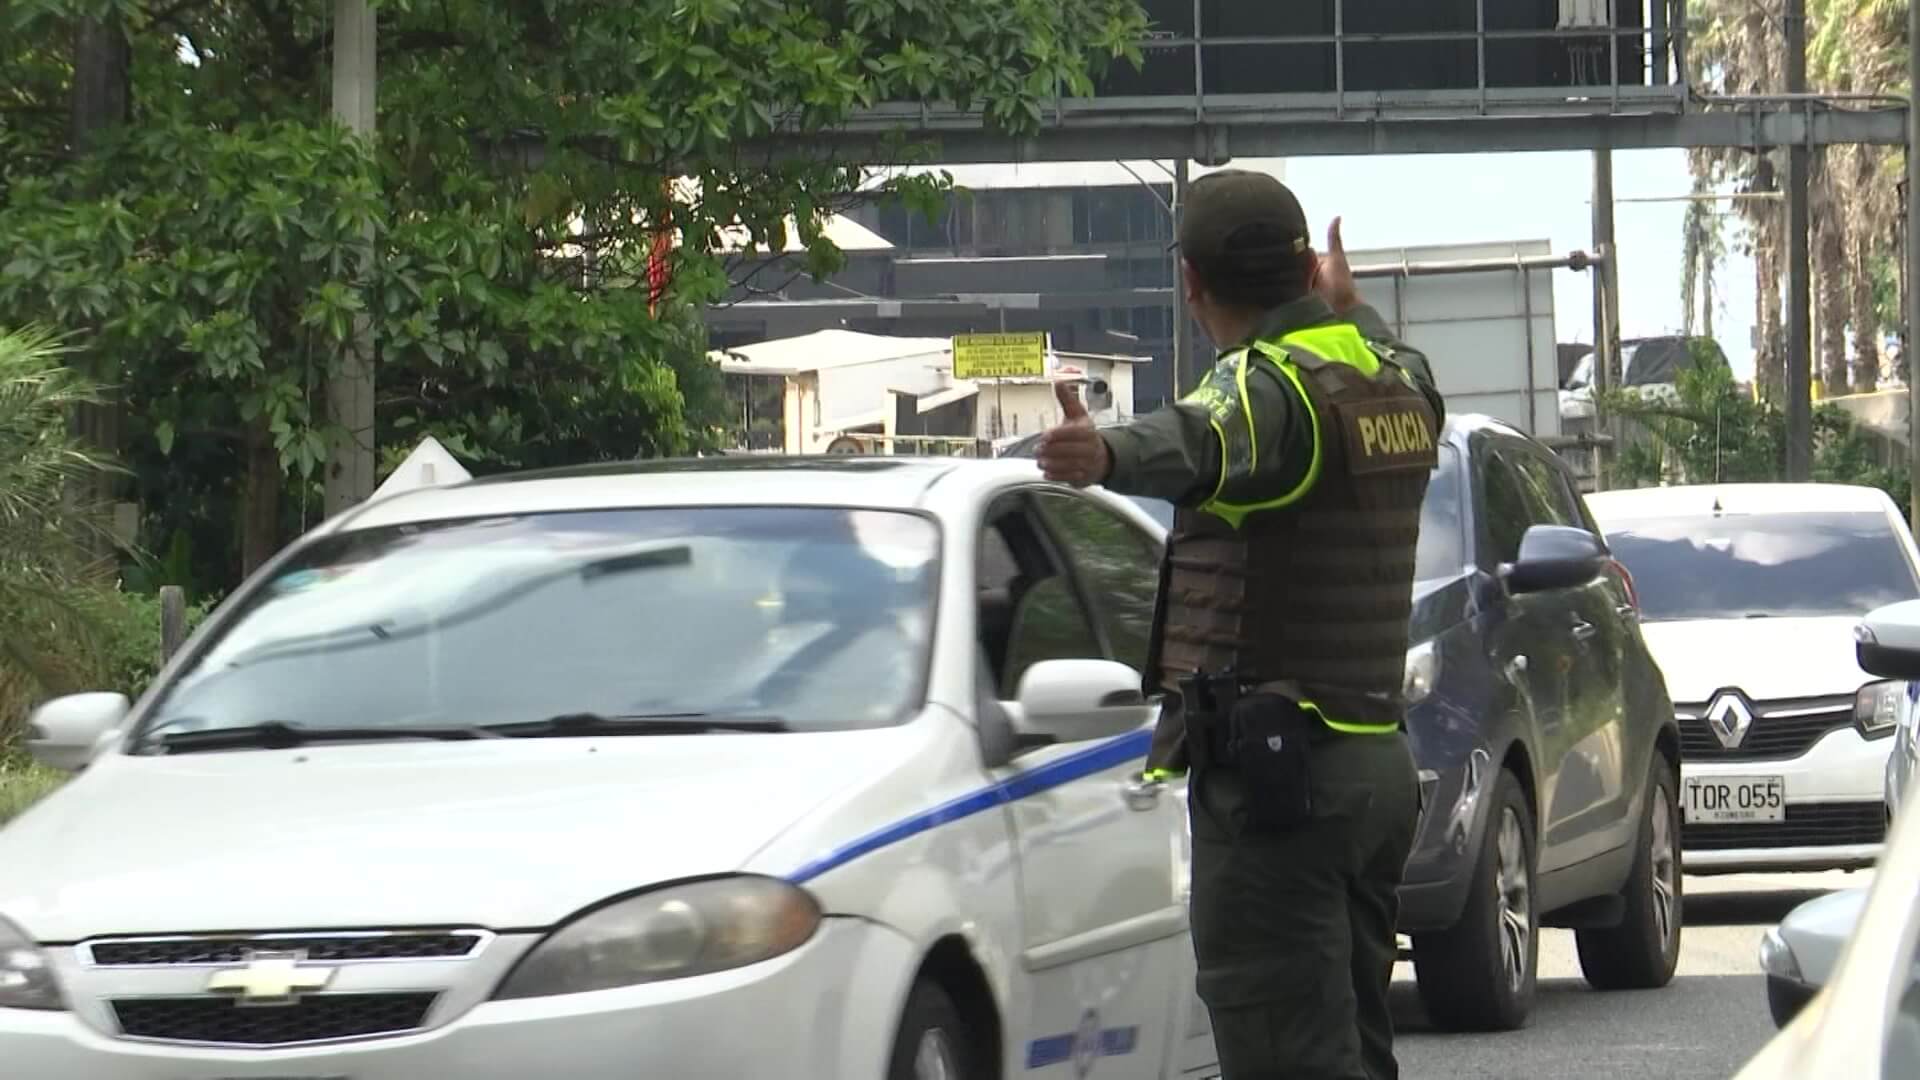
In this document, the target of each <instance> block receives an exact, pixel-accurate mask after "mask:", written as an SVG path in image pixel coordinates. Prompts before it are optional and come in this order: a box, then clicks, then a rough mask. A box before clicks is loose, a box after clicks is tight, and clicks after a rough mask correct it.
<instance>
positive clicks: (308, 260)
mask: <svg viewBox="0 0 1920 1080" xmlns="http://www.w3.org/2000/svg"><path fill="white" fill-rule="evenodd" d="M330 8H331V5H330V4H329V3H327V2H325V0H9V2H8V3H6V4H5V5H0V78H3V79H4V86H0V110H4V111H0V121H4V126H3V128H0V154H3V155H4V156H3V157H0V252H4V253H5V254H4V256H0V322H4V321H7V320H12V321H16V322H23V321H26V320H29V319H31V320H36V321H41V322H45V323H47V324H49V325H52V326H55V327H57V328H59V329H61V330H63V331H68V332H71V333H72V334H73V335H74V340H75V342H76V344H77V345H78V346H79V347H80V348H81V349H82V350H83V352H84V357H85V362H86V363H87V364H88V365H90V366H91V367H92V369H93V370H94V371H95V372H96V373H97V374H98V375H99V376H100V377H101V378H102V379H104V380H105V381H107V382H109V383H111V384H113V385H114V386H116V387H117V388H118V389H119V392H120V393H121V394H122V395H123V398H124V400H125V401H126V402H127V404H128V408H127V410H126V413H127V417H126V424H125V441H124V443H123V446H122V453H123V456H124V457H125V458H126V459H127V460H128V462H129V463H130V464H132V465H133V466H134V467H135V470H136V472H137V473H138V474H139V477H140V479H139V483H138V485H137V493H138V494H139V495H140V496H141V497H142V498H143V500H145V501H147V503H148V506H149V511H150V519H149V523H148V524H149V529H148V535H149V536H151V537H155V538H156V542H157V544H158V545H160V546H167V545H168V544H170V543H171V540H170V537H171V536H172V534H173V533H174V531H175V530H186V531H189V532H192V533H193V534H194V536H195V538H196V543H195V546H196V547H200V548H207V547H211V548H213V549H217V550H219V551H220V552H221V553H224V551H225V550H228V549H230V548H231V547H232V546H233V545H235V544H237V543H238V540H237V538H235V537H233V536H230V535H224V536H223V535H219V534H216V533H212V532H211V530H212V529H213V528H224V526H210V525H208V524H207V523H208V522H225V521H232V520H235V519H236V518H245V519H247V520H250V521H251V522H253V523H254V524H255V525H257V524H258V522H259V512H260V511H261V510H262V508H263V507H264V512H265V514H266V517H267V519H268V521H267V523H268V524H269V525H271V524H273V517H274V514H275V512H276V511H275V503H274V500H275V499H277V498H278V496H279V494H280V491H281V490H285V491H287V492H290V493H291V495H292V497H291V498H289V499H287V500H285V502H284V503H283V504H281V505H280V509H279V511H278V513H279V526H280V528H281V530H285V529H287V528H292V527H297V526H298V524H299V523H300V521H301V520H302V515H304V514H306V513H308V512H309V509H310V507H311V506H312V502H313V500H312V492H313V490H314V489H315V485H316V484H317V482H318V477H319V467H320V465H321V463H322V461H323V459H324V454H325V447H326V445H327V441H328V439H329V438H330V437H331V435H332V428H331V426H330V425H331V421H330V419H329V417H328V416H327V414H326V409H325V404H324V402H325V395H324V393H323V392H322V391H323V388H324V386H325V385H326V382H327V379H328V377H329V376H330V375H331V374H332V373H334V372H335V371H337V370H339V368H340V366H341V364H342V363H343V357H344V355H345V348H346V345H347V342H348V339H349V337H350V335H351V333H352V331H353V329H354V326H355V322H356V320H362V319H363V320H365V321H366V322H367V323H368V324H370V326H371V332H372V335H373V340H374V343H375V348H376V350H377V360H378V381H379V385H378V395H377V417H378V430H377V433H376V438H377V441H378V449H379V450H380V451H381V453H382V455H383V457H384V459H385V460H386V462H387V464H389V465H390V464H392V463H393V461H394V460H396V459H397V458H398V456H400V455H401V454H402V453H404V451H405V450H406V448H408V447H409V446H411V445H412V444H413V443H414V442H415V441H417V439H418V438H419V436H420V435H421V434H424V433H431V434H435V435H437V436H438V437H440V438H441V439H442V441H444V442H445V443H447V445H448V446H449V448H450V449H452V450H453V451H454V452H455V453H456V454H459V455H461V456H462V457H464V458H466V459H467V460H468V461H469V462H470V463H471V464H473V465H474V466H476V467H477V468H480V469H483V470H484V469H490V468H493V469H497V468H506V467H519V466H535V465H547V464H557V463H565V462H576V461H581V460H590V459H595V458H608V457H631V456H634V455H637V454H664V453H676V452H685V451H688V450H692V449H697V448H699V447H700V446H702V445H703V443H704V441H705V440H707V439H709V438H710V437H711V432H712V429H713V426H714V425H715V424H716V423H717V422H719V420H720V419H721V415H722V412H723V395H722V393H721V391H720V388H719V383H718V377H717V375H715V374H714V373H713V372H712V371H711V369H710V365H709V364H708V363H707V362H706V360H705V344H704V333H703V331H702V329H701V327H700V324H699V320H698V312H699V311H700V309H701V307H702V306H703V305H705V304H707V303H709V302H712V301H715V300H718V299H719V298H720V297H722V296H723V295H724V294H725V293H726V291H727V288H728V285H729V278H728V271H729V269H730V267H731V266H732V265H733V263H732V262H731V261H730V258H729V256H730V254H732V253H738V252H739V251H740V250H741V249H742V247H747V248H761V247H764V248H770V249H771V250H774V251H779V250H782V249H784V248H785V247H786V244H787V239H788V229H789V225H790V223H791V227H792V228H793V229H794V230H795V231H796V232H797V235H798V239H799V241H800V242H801V248H802V251H801V253H800V255H799V257H798V259H797V265H796V269H797V270H801V271H806V272H812V273H826V272H829V271H831V270H833V269H835V268H837V266H838V264H839V254H838V252H837V251H836V250H835V249H834V247H833V244H832V243H831V241H830V240H828V238H827V237H826V235H825V232H824V225H825V222H826V220H827V218H828V216H829V215H831V214H832V213H833V212H834V211H835V210H837V209H843V208H845V207H846V206H847V205H849V202H850V200H854V199H860V198H874V197H889V196H897V197H906V198H908V199H909V200H912V201H917V202H919V203H921V204H922V205H926V204H928V203H929V202H930V200H931V199H932V198H933V197H934V196H935V195H936V194H937V192H938V190H939V188H940V187H941V186H942V183H941V181H940V180H939V179H937V178H933V179H930V178H928V177H926V176H924V175H908V174H905V173H900V172H883V173H882V174H880V175H879V177H878V178H877V179H876V178H875V174H874V173H873V172H872V171H871V169H870V167H869V166H872V165H885V164H888V163H887V162H884V161H883V162H848V161H842V160H837V159H835V158H833V157H832V156H830V155H828V154H827V153H825V152H824V151H822V150H821V149H820V148H819V146H818V145H816V143H817V140H809V138H808V136H809V135H810V134H812V133H815V132H818V131H820V130H822V129H825V128H828V127H831V126H833V125H835V124H838V123H840V122H842V121H843V120H844V119H845V117H846V116H847V115H848V113H849V112H850V111H851V110H854V109H856V108H859V107H861V106H865V105H870V104H874V103H878V102H884V101H890V100H927V99H939V100H952V101H955V102H957V103H960V104H963V105H968V106H972V107H978V108H980V109H981V110H982V112H983V113H984V115H985V116H986V118H987V122H988V123H990V124H992V125H995V126H997V127H999V128H1002V129H1005V130H1009V131H1014V132H1021V131H1030V130H1031V129H1032V128H1033V127H1034V126H1035V125H1036V124H1037V123H1038V122H1039V120H1040V118H1041V116H1042V106H1043V103H1044V102H1046V101H1047V100H1049V99H1051V98H1052V97H1053V96H1055V95H1056V94H1057V93H1063V92H1064V93H1074V92H1084V91H1086V90H1088V89H1089V88H1090V83H1089V74H1090V72H1093V71H1094V70H1096V69H1097V67H1098V66H1099V65H1101V64H1104V63H1106V62H1108V61H1110V60H1112V59H1114V58H1116V57H1131V58H1132V59H1134V60H1136V61H1137V59H1138V57H1137V54H1135V53H1134V46H1133V44H1132V43H1133V42H1134V41H1135V40H1136V39H1137V38H1138V37H1139V35H1140V32H1141V31H1142V29H1143V28H1144V19H1143V16H1142V14H1141V12H1140V11H1139V9H1138V7H1137V5H1136V4H1135V3H1134V2H1133V0H975V2H972V3H968V4H959V5H951V4H937V3H934V2H932V0H636V2H633V3H626V4H602V3H590V2H587V0H434V2H432V3H428V2H425V0H386V2H384V3H382V4H380V5H379V9H378V10H379V40H380V57H379V72H380V88H379V103H380V116H379V121H378V133H377V136H376V137H375V138H374V139H373V140H371V141H366V140H362V139H359V138H356V137H354V136H352V135H350V134H348V133H347V132H346V131H345V130H344V129H342V128H341V127H339V126H338V125H336V124H335V123H334V122H333V120H332V119H331V117H330V113H329V94H330V85H331V84H330V79H329V57H330V50H331V41H330V29H329V19H328V13H329V11H330ZM89 19H91V20H95V21H96V22H103V23H105V24H106V25H108V26H110V27H112V28H113V29H114V31H115V32H117V33H123V34H124V35H125V36H126V39H127V41H128V42H129V43H130V45H131V50H130V55H131V57H132V61H131V68H130V71H129V72H128V73H127V76H128V80H129V86H130V94H129V98H130V102H131V106H130V112H131V121H130V122H129V123H128V124H127V125H126V126H125V127H124V128H123V129H121V130H119V131H116V132H112V133H108V134H106V135H103V136H99V137H97V138H89V140H88V141H87V142H86V144H85V149H84V151H82V150H81V149H79V148H78V147H77V146H76V144H75V140H74V138H73V135H72V133H71V132H70V131H69V130H68V129H67V126H66V124H65V123H64V117H65V110H66V99H67V97H68V96H69V95H70V94H71V93H72V90H73V87H74V86H75V85H76V83H77V81H78V80H77V78H76V75H75V70H74V54H73V53H72V52H71V51H70V49H69V47H68V43H69V42H70V41H71V40H72V39H73V37H74V29H75V27H76V26H77V25H79V24H80V23H81V22H82V21H83V20H89ZM889 156H892V157H893V158H895V160H896V161H898V162H906V161H909V160H912V159H913V155H912V154H911V152H910V148H908V147H906V146H904V145H903V146H901V147H899V148H898V149H897V150H895V151H893V152H892V153H891V154H890V155H889ZM666 229H671V230H673V231H674V233H675V234H676V235H677V236H678V238H679V243H678V245H677V247H676V248H675V249H674V250H673V254H672V256H671V271H672V273H671V282H672V284H671V288H670V290H669V292H668V295H667V297H666V302H665V304H664V305H662V306H659V307H656V306H655V305H653V304H650V303H649V300H650V297H649V291H648V289H647V283H646V270H647V258H648V254H649V251H650V250H652V245H653V241H654V238H655V237H656V236H657V235H658V234H659V233H660V232H661V231H662V230H666ZM369 236H370V237H371V242H370V243H369V242H368V241H367V237H369ZM263 462H264V463H265V465H263V464H262V463H263ZM183 467H184V468H183ZM155 469H160V470H164V471H166V472H168V473H171V475H167V474H159V475H156V474H155V473H154V472H153V470H155ZM243 501H244V502H245V503H246V504H247V505H250V506H251V507H252V509H253V511H254V513H253V515H252V517H251V518H248V516H247V515H243V514H240V513H238V512H237V508H239V507H240V506H241V505H242V503H243ZM194 561H196V562H198V563H201V564H202V565H203V566H209V567H210V566H214V565H217V564H219V563H220V562H221V559H220V558H219V557H218V555H215V556H210V557H206V558H201V557H198V556H196V557H195V560H194ZM229 576H230V574H229Z"/></svg>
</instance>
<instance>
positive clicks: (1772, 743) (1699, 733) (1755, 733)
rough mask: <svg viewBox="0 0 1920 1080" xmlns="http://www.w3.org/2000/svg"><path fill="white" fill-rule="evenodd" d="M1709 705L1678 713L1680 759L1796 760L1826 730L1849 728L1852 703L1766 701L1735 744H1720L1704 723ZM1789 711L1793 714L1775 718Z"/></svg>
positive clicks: (1840, 700)
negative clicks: (1728, 746) (1727, 746)
mask: <svg viewBox="0 0 1920 1080" xmlns="http://www.w3.org/2000/svg"><path fill="white" fill-rule="evenodd" d="M1706 710H1707V706H1705V705H1700V706H1689V707H1686V708H1683V709H1681V710H1680V715H1679V721H1680V757H1681V760H1683V761H1757V760H1761V759H1764V758H1795V757H1799V756H1800V755H1801V754H1804V753H1806V752H1807V751H1808V750H1811V749H1813V744H1814V743H1817V742H1819V741H1820V740H1821V739H1823V738H1825V737H1826V736H1827V734H1828V733H1829V732H1834V731H1839V730H1841V729H1842V728H1849V727H1852V726H1853V699H1852V698H1845V699H1837V698H1820V699H1814V700H1809V701H1767V702H1759V703H1757V704H1756V705H1755V707H1754V710H1753V711H1754V714H1755V715H1754V718H1753V725H1752V726H1751V727H1749V728H1748V729H1747V736H1746V738H1745V739H1742V740H1741V742H1740V745H1739V746H1736V747H1734V748H1733V749H1731V750H1729V749H1727V748H1726V747H1724V746H1722V745H1720V737H1719V736H1718V735H1716V734H1714V731H1713V728H1712V726H1710V725H1709V724H1708V723H1707V719H1706V715H1705V714H1706ZM1781 713H1788V714H1791V715H1785V716H1782V715H1779V714H1781Z"/></svg>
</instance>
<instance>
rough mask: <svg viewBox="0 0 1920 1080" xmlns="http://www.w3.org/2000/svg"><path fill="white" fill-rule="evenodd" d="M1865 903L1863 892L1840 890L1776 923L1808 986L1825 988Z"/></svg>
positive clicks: (1865, 896) (1803, 905) (1865, 892)
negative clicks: (1778, 923) (1778, 924)
mask: <svg viewBox="0 0 1920 1080" xmlns="http://www.w3.org/2000/svg"><path fill="white" fill-rule="evenodd" d="M1866 903H1867V890H1865V889H1843V890H1841V891H1839V892H1833V893H1828V894H1827V895H1825V896H1819V897H1815V898H1814V899H1812V900H1809V901H1807V902H1806V903H1804V904H1801V905H1800V906H1799V907H1797V908H1794V909H1793V910H1792V911H1790V912H1788V913H1787V917H1786V918H1784V919H1782V920H1780V937H1781V939H1782V940H1783V941H1785V942H1786V943H1787V947H1788V948H1790V949H1792V950H1793V961H1794V963H1795V964H1797V965H1799V968H1800V976H1801V978H1803V979H1804V980H1805V981H1806V983H1807V985H1808V986H1825V985H1826V984H1827V980H1828V979H1829V978H1830V977H1832V975H1833V966H1834V965H1835V964H1836V963H1839V961H1840V950H1841V949H1844V948H1846V945H1847V939H1848V938H1849V937H1851V936H1853V927H1854V924H1856V923H1858V922H1859V921H1860V910H1861V909H1862V908H1863V907H1865V906H1866Z"/></svg>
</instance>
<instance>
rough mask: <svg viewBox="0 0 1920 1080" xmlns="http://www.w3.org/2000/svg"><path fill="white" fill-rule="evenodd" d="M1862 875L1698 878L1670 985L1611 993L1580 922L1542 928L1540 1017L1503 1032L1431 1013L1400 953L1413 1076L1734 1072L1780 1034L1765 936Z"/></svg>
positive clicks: (1398, 1004) (1408, 1072) (1513, 1078)
mask: <svg viewBox="0 0 1920 1080" xmlns="http://www.w3.org/2000/svg"><path fill="white" fill-rule="evenodd" d="M1872 881H1873V875H1872V872H1871V871H1861V872H1857V873H1853V874H1844V873H1828V874H1765V875H1762V874H1741V875H1729V876H1725V877H1719V876H1715V877H1689V878H1687V879H1686V882H1685V885H1684V887H1685V890H1686V895H1687V901H1686V919H1687V925H1686V930H1685V931H1684V933H1683V935H1682V937H1681V944H1680V969H1679V972H1678V973H1677V974H1676V975H1675V976H1674V980H1673V982H1672V983H1671V984H1670V985H1668V986H1667V987H1666V988H1665V989H1663V990H1652V991H1639V992H1631V993H1615V994H1601V993H1595V992H1594V991H1593V990H1591V989H1589V988H1588V987H1587V984H1586V982H1585V981H1584V980H1583V979H1581V977H1580V961H1579V958H1578V956H1577V955H1576V954H1575V952H1574V944H1573V932H1572V931H1571V930H1548V931H1545V932H1544V935H1543V937H1542V938H1541V955H1540V988H1539V997H1538V998H1537V999H1536V1001H1535V1004H1534V1010H1533V1020H1532V1022H1531V1023H1530V1024H1529V1025H1528V1026H1527V1027H1526V1028H1524V1029H1522V1030H1520V1031H1516V1032H1508V1033H1502V1034H1497V1035H1452V1034H1446V1033H1441V1032H1436V1031H1435V1030H1434V1029H1433V1026H1432V1025H1431V1024H1429V1023H1428V1022H1427V1019H1426V1016H1425V1014H1424V1012H1423V1011H1422V1010H1421V1007H1420V998H1419V995H1418V994H1417V992H1416V991H1415V990H1414V985H1413V968H1412V965H1410V964H1402V965H1401V966H1400V970H1399V972H1398V981H1399V985H1398V986H1396V994H1395V1000H1394V1015H1395V1022H1396V1023H1397V1025H1398V1026H1399V1031H1400V1038H1399V1042H1398V1044H1397V1048H1398V1056H1399V1058H1400V1071H1401V1075H1402V1076H1404V1077H1406V1078H1407V1080H1430V1078H1431V1080H1440V1078H1449V1077H1461V1078H1466V1077H1472V1078H1474V1080H1536V1078H1538V1077H1549V1076H1550V1077H1553V1078H1554V1080H1638V1078H1640V1077H1661V1078H1663V1080H1664V1078H1671V1080H1727V1078H1728V1077H1731V1076H1733V1075H1734V1073H1736V1072H1738V1071H1739V1070H1740V1067H1741V1066H1742V1065H1744V1064H1745V1063H1746V1062H1747V1060H1748V1059H1749V1058H1751V1057H1752V1056H1753V1055H1754V1054H1755V1053H1756V1052H1757V1051H1758V1050H1759V1049H1760V1047H1761V1046H1762V1045H1764V1044H1765V1043H1766V1041H1767V1040H1768V1039H1769V1038H1771V1037H1772V1036H1773V1020H1772V1018H1771V1017H1769V1016H1768V1015H1767V1002H1766V988H1765V984H1764V982H1763V980H1762V979H1761V977H1760V974H1759V960H1758V950H1759V946H1760V935H1761V934H1762V933H1764V932H1765V931H1766V929H1767V928H1768V927H1770V926H1772V925H1774V924H1775V923H1777V922H1779V921H1780V918H1781V917H1782V916H1784V915H1785V914H1786V913H1787V912H1788V911H1791V910H1792V909H1793V908H1794V907H1795V906H1796V905H1797V904H1799V903H1801V902H1802V901H1805V900H1808V899H1811V898H1812V897H1815V896H1818V895H1820V894H1821V893H1823V892H1827V891H1831V890H1835V889H1849V888H1856V887H1865V886H1867V885H1870V884H1872Z"/></svg>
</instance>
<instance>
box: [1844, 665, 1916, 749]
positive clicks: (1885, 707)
mask: <svg viewBox="0 0 1920 1080" xmlns="http://www.w3.org/2000/svg"><path fill="white" fill-rule="evenodd" d="M1906 700H1907V684H1906V683H1905V682H1904V681H1902V680H1898V679H1889V680H1887V681H1885V682H1870V683H1868V684H1867V685H1865V686H1863V687H1861V688H1860V689H1859V691H1858V692H1857V693H1855V694H1854V695H1853V723H1854V726H1856V727H1858V728H1859V729H1860V735H1861V737H1862V738H1867V739H1879V738H1884V737H1885V736H1888V735H1891V734H1893V729H1894V728H1895V727H1896V726H1898V725H1899V723H1900V708H1901V706H1903V705H1904V704H1906Z"/></svg>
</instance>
